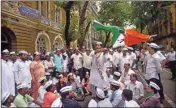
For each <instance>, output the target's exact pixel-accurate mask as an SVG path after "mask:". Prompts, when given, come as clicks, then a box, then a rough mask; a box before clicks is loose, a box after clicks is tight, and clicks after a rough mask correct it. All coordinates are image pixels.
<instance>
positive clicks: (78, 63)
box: [71, 48, 83, 80]
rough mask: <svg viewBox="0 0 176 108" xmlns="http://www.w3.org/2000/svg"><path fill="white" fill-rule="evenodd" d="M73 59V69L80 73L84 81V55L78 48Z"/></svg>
mask: <svg viewBox="0 0 176 108" xmlns="http://www.w3.org/2000/svg"><path fill="white" fill-rule="evenodd" d="M71 59H73V68H74V70H75V71H78V72H79V75H80V78H81V80H82V79H83V68H82V67H83V65H82V60H83V57H82V55H81V54H80V53H79V50H78V48H76V49H75V54H73V55H72V56H71Z"/></svg>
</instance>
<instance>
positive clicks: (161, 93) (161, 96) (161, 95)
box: [147, 74, 164, 100]
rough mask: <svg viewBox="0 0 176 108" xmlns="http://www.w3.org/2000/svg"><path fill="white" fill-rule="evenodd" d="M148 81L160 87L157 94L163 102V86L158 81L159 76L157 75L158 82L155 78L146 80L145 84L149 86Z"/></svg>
mask: <svg viewBox="0 0 176 108" xmlns="http://www.w3.org/2000/svg"><path fill="white" fill-rule="evenodd" d="M150 81H152V82H155V83H156V84H157V85H158V86H159V87H160V90H159V91H158V92H159V94H160V99H161V100H163V99H164V92H163V84H162V83H161V80H160V74H159V80H158V79H156V78H151V79H149V80H147V83H148V84H150Z"/></svg>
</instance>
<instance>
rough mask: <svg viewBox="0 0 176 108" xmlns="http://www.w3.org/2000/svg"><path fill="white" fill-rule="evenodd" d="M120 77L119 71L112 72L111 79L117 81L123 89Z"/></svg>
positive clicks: (123, 85)
mask: <svg viewBox="0 0 176 108" xmlns="http://www.w3.org/2000/svg"><path fill="white" fill-rule="evenodd" d="M122 79H123V78H122V76H121V74H120V73H119V72H114V76H113V80H115V81H118V83H119V84H120V89H121V90H123V89H125V84H124V83H122Z"/></svg>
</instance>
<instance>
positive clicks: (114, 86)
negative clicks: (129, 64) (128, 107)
mask: <svg viewBox="0 0 176 108" xmlns="http://www.w3.org/2000/svg"><path fill="white" fill-rule="evenodd" d="M110 84H111V90H112V91H113V92H112V94H111V96H110V102H111V103H112V105H113V107H122V106H123V105H124V103H123V101H122V97H121V95H122V90H121V89H120V82H119V81H115V80H113V81H111V82H110Z"/></svg>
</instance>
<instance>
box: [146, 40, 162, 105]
mask: <svg viewBox="0 0 176 108" xmlns="http://www.w3.org/2000/svg"><path fill="white" fill-rule="evenodd" d="M148 45H149V48H148V50H149V53H150V54H151V55H150V57H149V58H148V60H147V64H146V80H147V83H149V82H150V81H153V82H155V83H156V84H157V85H158V86H159V87H160V88H161V89H160V90H159V94H160V96H161V98H160V101H161V103H162V102H163V100H164V93H163V85H162V83H161V78H160V73H161V72H162V67H161V63H160V61H159V60H157V59H156V58H155V55H157V53H156V52H157V49H159V48H160V47H159V46H158V45H157V44H155V43H150V44H148Z"/></svg>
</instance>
